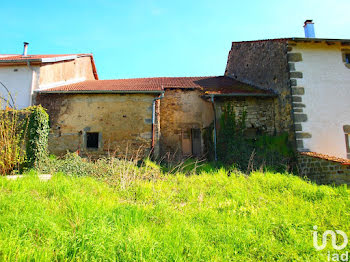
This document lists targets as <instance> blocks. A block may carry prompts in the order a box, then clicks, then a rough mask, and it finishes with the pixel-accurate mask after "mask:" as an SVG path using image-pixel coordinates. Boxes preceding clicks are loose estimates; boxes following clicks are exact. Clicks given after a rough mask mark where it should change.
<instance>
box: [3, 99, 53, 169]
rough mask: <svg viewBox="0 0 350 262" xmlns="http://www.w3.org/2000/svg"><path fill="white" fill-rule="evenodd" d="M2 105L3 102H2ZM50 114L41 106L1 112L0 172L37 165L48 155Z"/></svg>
mask: <svg viewBox="0 0 350 262" xmlns="http://www.w3.org/2000/svg"><path fill="white" fill-rule="evenodd" d="M0 107H1V104H0ZM48 135H49V116H48V114H47V113H46V111H45V109H44V108H42V107H41V106H32V107H29V108H26V109H23V110H14V109H6V110H2V111H1V113H0V174H1V175H6V174H9V173H11V172H13V171H15V170H18V169H20V168H21V167H27V168H28V167H38V166H39V164H40V162H41V161H42V160H43V159H44V158H46V156H47V146H48Z"/></svg>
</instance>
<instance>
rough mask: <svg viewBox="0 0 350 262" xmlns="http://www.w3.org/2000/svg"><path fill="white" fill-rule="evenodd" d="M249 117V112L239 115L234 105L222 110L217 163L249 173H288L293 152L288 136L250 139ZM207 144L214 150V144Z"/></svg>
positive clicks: (226, 105) (262, 136)
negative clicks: (267, 170) (265, 170)
mask: <svg viewBox="0 0 350 262" xmlns="http://www.w3.org/2000/svg"><path fill="white" fill-rule="evenodd" d="M246 117H247V112H246V111H245V110H243V111H241V112H239V113H236V110H235V107H234V105H233V104H232V103H226V104H225V105H224V106H223V108H222V115H221V118H220V127H219V128H218V130H217V154H218V160H219V161H220V162H222V163H224V164H228V165H232V164H234V165H235V166H236V167H238V168H240V169H241V170H242V171H247V170H248V171H250V170H252V169H256V168H260V167H261V166H265V167H269V168H273V169H274V170H277V171H284V170H286V169H289V168H290V166H291V164H290V163H291V159H292V158H293V149H292V146H291V144H290V142H289V141H288V134H287V133H282V134H280V135H275V136H271V135H267V134H259V135H257V136H256V137H255V138H253V139H252V138H247V137H246V136H245V131H246V129H247V128H246ZM211 131H212V129H208V132H211ZM208 137H210V135H208V134H206V137H205V139H207V138H208ZM207 144H208V145H209V146H212V143H208V142H207ZM208 149H209V148H208ZM208 151H209V152H210V150H208ZM210 156H211V154H209V157H210Z"/></svg>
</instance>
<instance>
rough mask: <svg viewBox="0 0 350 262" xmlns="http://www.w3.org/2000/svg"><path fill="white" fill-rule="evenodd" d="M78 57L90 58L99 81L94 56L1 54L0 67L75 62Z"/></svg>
mask: <svg viewBox="0 0 350 262" xmlns="http://www.w3.org/2000/svg"><path fill="white" fill-rule="evenodd" d="M78 57H90V59H91V64H92V69H93V74H94V76H95V79H98V75H97V70H96V65H95V61H94V57H93V55H92V54H56V55H55V54H51V55H26V56H24V55H14V54H2V55H1V54H0V65H1V64H3V65H20V64H27V62H29V63H31V64H39V65H40V64H44V63H57V62H62V61H69V60H74V59H76V58H78Z"/></svg>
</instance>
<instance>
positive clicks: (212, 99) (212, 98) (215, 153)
mask: <svg viewBox="0 0 350 262" xmlns="http://www.w3.org/2000/svg"><path fill="white" fill-rule="evenodd" d="M210 97H211V102H212V104H213V109H214V159H215V162H217V161H218V156H217V152H216V108H215V101H214V95H211V96H210Z"/></svg>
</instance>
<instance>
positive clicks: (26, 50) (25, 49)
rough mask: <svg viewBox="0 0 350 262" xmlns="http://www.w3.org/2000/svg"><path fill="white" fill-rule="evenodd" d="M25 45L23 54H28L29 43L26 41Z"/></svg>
mask: <svg viewBox="0 0 350 262" xmlns="http://www.w3.org/2000/svg"><path fill="white" fill-rule="evenodd" d="M23 44H24V47H23V56H27V52H28V45H29V43H27V42H24V43H23Z"/></svg>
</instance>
